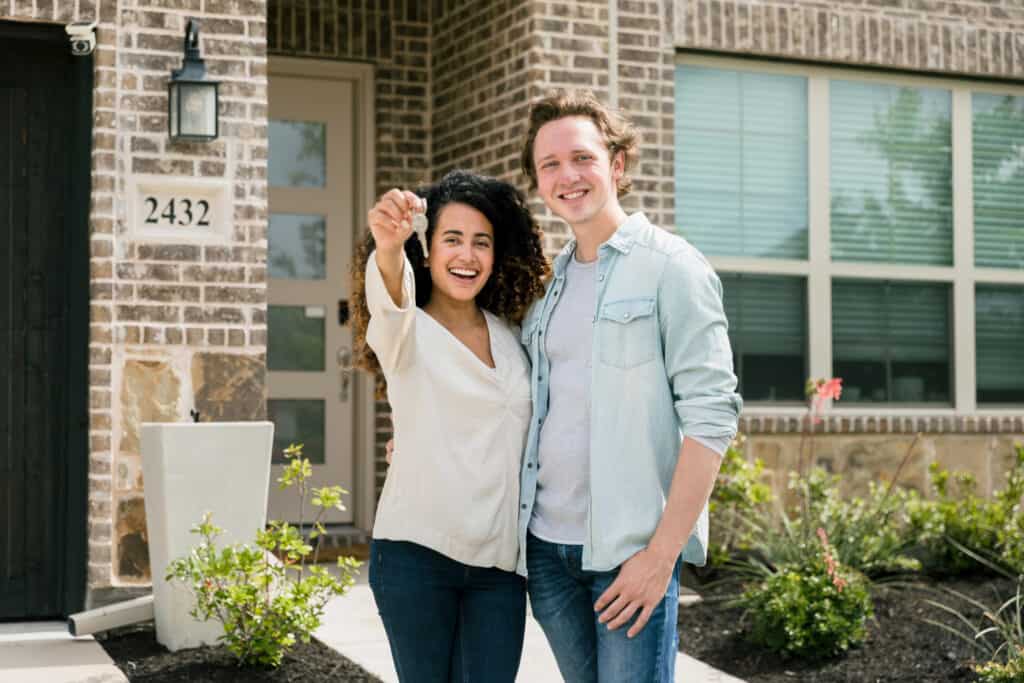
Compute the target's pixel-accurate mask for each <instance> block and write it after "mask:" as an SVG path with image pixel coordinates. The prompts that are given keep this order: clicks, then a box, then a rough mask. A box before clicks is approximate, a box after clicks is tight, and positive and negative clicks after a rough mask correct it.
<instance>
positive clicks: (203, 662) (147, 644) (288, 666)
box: [96, 622, 380, 683]
mask: <svg viewBox="0 0 1024 683" xmlns="http://www.w3.org/2000/svg"><path fill="white" fill-rule="evenodd" d="M96 640H97V642H99V644H100V645H101V646H102V647H103V649H104V650H106V651H107V654H108V655H110V658H111V659H113V660H114V664H116V665H117V667H118V668H119V669H121V671H123V672H124V674H125V676H127V677H128V680H129V681H146V683H181V682H182V681H202V682H203V683H252V682H255V681H275V683H281V682H286V681H302V682H303V683H379V680H380V679H378V678H376V677H374V676H372V675H371V674H369V673H367V672H366V671H365V670H364V669H362V668H361V667H359V665H357V664H355V663H354V662H352V661H351V660H349V659H346V658H345V657H343V656H342V655H340V654H338V653H337V652H335V651H334V650H332V649H330V648H329V647H327V646H326V645H324V644H322V643H320V642H319V641H317V640H312V641H310V642H309V643H297V644H296V645H295V646H294V647H293V648H291V649H290V650H289V651H288V652H287V654H285V655H284V659H283V660H282V662H281V666H280V667H278V668H276V669H274V668H270V667H258V666H257V667H244V668H240V667H239V666H238V660H237V658H236V657H235V655H233V654H232V653H230V652H228V650H227V648H225V647H200V648H195V649H192V650H179V651H178V652H168V651H167V649H166V648H165V647H164V646H163V645H160V643H158V642H156V635H155V633H154V632H153V624H152V622H150V623H149V624H146V625H143V626H140V627H138V628H131V629H126V630H121V631H112V632H109V633H106V634H102V635H100V636H97V638H96Z"/></svg>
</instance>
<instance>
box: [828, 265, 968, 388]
mask: <svg viewBox="0 0 1024 683" xmlns="http://www.w3.org/2000/svg"><path fill="white" fill-rule="evenodd" d="M832 355H833V359H832V372H833V374H835V375H836V376H837V377H842V378H843V394H844V398H845V399H846V400H848V401H854V402H857V401H864V402H885V401H889V402H894V403H940V404H941V403H947V404H948V403H949V396H950V393H949V387H950V364H949V286H948V285H944V284H939V285H936V284H931V283H926V284H918V283H907V282H876V281H864V280H856V281H850V280H833V281H832Z"/></svg>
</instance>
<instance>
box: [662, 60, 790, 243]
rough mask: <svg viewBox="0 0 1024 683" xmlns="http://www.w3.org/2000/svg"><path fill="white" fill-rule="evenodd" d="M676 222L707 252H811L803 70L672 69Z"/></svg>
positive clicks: (679, 228) (687, 67) (688, 236)
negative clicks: (789, 73) (783, 73)
mask: <svg viewBox="0 0 1024 683" xmlns="http://www.w3.org/2000/svg"><path fill="white" fill-rule="evenodd" d="M675 121H676V125H675V134H676V146H677V151H676V155H675V180H676V227H677V229H678V231H679V233H680V234H682V235H683V236H684V237H686V238H687V239H688V240H690V241H691V242H692V243H693V244H694V245H695V246H697V248H698V249H700V250H701V251H703V252H704V253H706V254H710V255H723V256H753V257H764V258H792V259H805V258H807V220H808V219H807V79H806V78H803V77H798V76H781V75H774V74H758V73H747V72H742V71H731V70H725V69H713V68H706V67H699V66H680V67H678V68H677V69H676V118H675Z"/></svg>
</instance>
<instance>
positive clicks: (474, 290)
mask: <svg viewBox="0 0 1024 683" xmlns="http://www.w3.org/2000/svg"><path fill="white" fill-rule="evenodd" d="M427 262H428V263H429V265H430V278H431V280H432V281H433V287H434V289H433V292H432V294H431V296H436V295H437V294H441V295H442V296H445V297H448V298H450V299H454V300H455V301H472V300H474V299H475V298H476V296H477V294H479V293H480V290H482V289H483V288H484V285H485V284H487V280H488V278H490V277H491V271H492V270H493V269H494V227H493V226H492V225H491V222H490V221H489V220H487V217H486V216H484V215H483V214H482V213H480V212H479V211H477V210H476V209H474V208H473V207H471V206H469V205H467V204H460V203H458V202H452V203H450V204H446V205H444V206H443V207H442V208H441V210H440V211H439V212H438V214H437V220H436V225H435V226H434V231H433V235H431V239H430V255H429V256H428V257H427Z"/></svg>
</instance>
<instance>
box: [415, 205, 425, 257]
mask: <svg viewBox="0 0 1024 683" xmlns="http://www.w3.org/2000/svg"><path fill="white" fill-rule="evenodd" d="M426 210H427V207H426V201H424V202H423V211H424V213H414V214H413V215H412V229H413V232H415V233H416V237H418V238H419V240H420V246H421V247H423V255H424V256H427V215H426Z"/></svg>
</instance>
